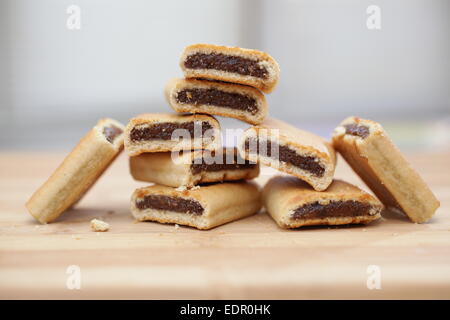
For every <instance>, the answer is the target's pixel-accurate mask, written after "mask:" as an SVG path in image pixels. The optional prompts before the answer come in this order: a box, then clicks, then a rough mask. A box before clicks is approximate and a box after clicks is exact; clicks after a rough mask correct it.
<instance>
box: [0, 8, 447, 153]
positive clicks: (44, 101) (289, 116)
mask: <svg viewBox="0 0 450 320" xmlns="http://www.w3.org/2000/svg"><path fill="white" fill-rule="evenodd" d="M70 4H76V5H78V6H80V8H81V21H82V26H81V30H79V31H70V30H68V29H67V28H66V19H67V17H68V15H67V13H66V9H67V7H68V6H69V5H70ZM370 4H377V5H379V6H380V7H381V10H382V29H381V30H380V31H370V30H368V29H367V28H366V18H367V15H366V8H367V6H368V5H370ZM449 18H450V1H446V0H428V1H427V0H396V1H388V0H377V1H366V0H340V1H333V0H304V1H303V0H279V1H275V0H265V1H264V0H262V1H257V0H242V1H239V0H231V1H230V0H226V1H225V0H223V1H220V0H189V1H183V0H165V1H162V0H161V1H144V0H128V1H127V0H116V1H113V0H71V1H66V0H59V1H54V0H40V1H33V0H0V45H1V47H0V48H1V50H0V68H1V72H0V119H1V120H0V148H4V149H11V148H26V149H41V148H44V149H52V148H54V147H63V148H67V147H70V146H71V145H73V144H74V142H76V141H77V139H78V138H79V137H80V136H81V135H82V134H83V132H84V131H85V130H87V129H88V128H89V127H91V126H92V125H93V124H94V123H95V122H96V120H97V119H98V118H100V117H105V116H110V117H115V118H118V119H119V120H121V121H123V122H126V121H127V120H128V119H129V118H130V117H132V116H134V115H135V114H138V113H142V112H163V111H169V107H168V106H167V104H166V102H165V101H164V98H163V94H162V92H163V87H164V85H165V83H166V81H167V80H168V79H170V78H171V77H174V76H180V75H181V72H180V70H179V67H178V57H179V54H180V53H181V50H182V48H183V47H184V46H185V45H187V44H190V43H196V42H211V43H218V44H225V45H238V46H244V47H250V48H257V49H262V50H266V51H268V52H269V53H270V54H271V55H273V56H274V57H275V58H276V59H277V60H278V61H279V63H280V65H281V69H282V76H281V81H280V84H279V87H278V88H277V90H276V91H275V92H274V93H273V94H271V95H270V96H269V97H268V101H269V103H270V112H271V114H272V115H273V116H276V117H279V118H281V119H284V120H288V121H290V122H292V123H301V124H305V123H308V124H310V123H322V124H323V123H326V124H327V125H326V126H327V127H326V129H327V130H328V129H331V128H332V126H333V125H334V123H335V122H337V121H340V120H341V119H342V118H344V117H346V116H347V115H349V114H356V115H360V116H366V117H372V118H374V119H377V120H383V119H405V118H407V119H418V120H423V119H431V121H434V120H433V119H439V118H442V117H445V116H447V115H448V114H449V112H450V95H449V88H450V65H449V60H450V59H449V57H450V37H449V30H450V23H449ZM227 123H229V121H227ZM328 123H330V125H329V126H330V128H328ZM231 125H233V126H234V125H236V123H232V124H231ZM244 126H245V125H244Z"/></svg>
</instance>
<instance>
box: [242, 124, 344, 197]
mask: <svg viewBox="0 0 450 320" xmlns="http://www.w3.org/2000/svg"><path fill="white" fill-rule="evenodd" d="M238 147H239V152H240V153H241V155H242V157H243V158H245V159H247V160H250V161H254V162H256V161H259V162H261V163H262V164H265V165H267V166H271V167H273V168H275V169H277V170H279V171H282V172H286V173H289V174H292V175H294V176H296V177H298V178H300V179H302V180H304V181H306V182H307V183H309V184H310V185H311V186H313V187H314V189H316V190H318V191H323V190H325V189H326V188H327V187H328V186H329V185H330V183H331V181H332V180H333V175H334V170H335V164H336V155H335V152H334V149H333V147H332V146H331V145H330V144H329V143H328V142H327V141H325V139H323V138H321V137H319V136H316V135H314V134H312V133H310V132H307V131H303V130H300V129H297V128H295V127H293V126H291V125H289V124H287V123H285V122H283V121H280V120H277V119H273V118H268V119H266V120H265V121H264V122H263V123H262V124H260V125H257V126H253V127H250V128H249V129H247V130H246V131H245V132H244V134H243V135H242V137H241V140H240V142H239V146H238Z"/></svg>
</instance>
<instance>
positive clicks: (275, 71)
mask: <svg viewBox="0 0 450 320" xmlns="http://www.w3.org/2000/svg"><path fill="white" fill-rule="evenodd" d="M180 66H181V69H182V70H183V72H184V75H185V77H186V78H202V79H209V80H220V81H226V82H231V83H239V84H244V85H248V86H252V87H255V88H257V89H259V90H261V91H263V92H265V93H270V92H272V90H273V89H274V88H275V86H276V85H277V82H278V78H279V74H280V68H279V66H278V63H277V62H276V61H275V60H274V59H273V58H272V57H271V56H270V55H268V54H267V53H265V52H262V51H258V50H251V49H243V48H238V47H226V46H218V45H212V44H194V45H190V46H188V47H186V48H185V49H184V51H183V53H182V55H181V59H180Z"/></svg>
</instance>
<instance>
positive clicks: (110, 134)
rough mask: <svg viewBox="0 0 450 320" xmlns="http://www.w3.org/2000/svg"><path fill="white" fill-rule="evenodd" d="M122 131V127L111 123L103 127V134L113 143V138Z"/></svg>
mask: <svg viewBox="0 0 450 320" xmlns="http://www.w3.org/2000/svg"><path fill="white" fill-rule="evenodd" d="M122 132H123V130H122V129H120V128H119V127H116V126H115V125H113V124H111V125H109V126H108V127H104V128H103V135H104V136H105V138H106V140H107V141H108V142H109V143H113V142H114V140H115V139H116V138H117V137H118V136H120V135H121V134H122Z"/></svg>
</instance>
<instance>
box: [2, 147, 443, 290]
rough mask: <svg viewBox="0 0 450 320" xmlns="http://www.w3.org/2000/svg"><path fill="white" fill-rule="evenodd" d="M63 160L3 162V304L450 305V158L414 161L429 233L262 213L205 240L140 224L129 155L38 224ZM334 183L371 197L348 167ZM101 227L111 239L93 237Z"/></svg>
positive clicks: (14, 158) (411, 227)
mask: <svg viewBox="0 0 450 320" xmlns="http://www.w3.org/2000/svg"><path fill="white" fill-rule="evenodd" d="M63 157H64V155H63V154H45V153H44V154H43V153H1V154H0V298H2V299H11V298H42V299H47V298H70V299H72V298H74V299H86V298H118V299H123V298H134V299H141V298H145V299H209V298H212V299H216V298H217V299H221V298H226V299H230V298H233V299H305V298H306V299H309V298H327V299H346V298H356V299H360V298H370V299H391V298H437V299H440V298H442V299H444V298H445V299H449V298H450V170H449V165H450V152H447V153H439V154H414V155H408V158H409V159H410V160H411V162H412V164H413V165H414V167H416V168H417V169H418V170H419V171H420V173H421V174H422V175H423V177H424V178H425V180H426V181H427V182H429V183H430V185H431V187H432V189H433V191H434V192H435V194H436V196H437V197H438V199H439V200H440V201H441V208H440V209H439V210H438V212H437V214H436V216H435V217H434V218H433V219H432V220H431V221H430V222H429V223H426V224H422V225H418V224H414V223H411V222H409V221H408V220H407V219H406V218H405V217H403V216H400V215H396V214H394V213H387V214H386V216H385V217H384V218H383V219H382V221H379V222H376V223H373V224H371V225H368V226H351V227H338V228H335V227H333V228H327V227H325V228H314V227H313V228H305V229H300V230H291V231H287V230H282V229H280V228H278V227H277V226H276V225H275V223H274V222H273V221H272V220H271V219H270V217H268V216H267V214H266V213H264V212H261V213H259V214H257V215H255V216H253V217H250V218H247V219H243V220H240V221H236V222H233V223H229V224H227V225H224V226H221V227H218V228H215V229H213V230H210V231H199V230H195V229H192V228H187V227H179V228H176V227H175V226H173V225H161V224H157V223H152V222H141V223H136V222H135V221H134V220H133V218H132V216H131V214H130V212H129V209H128V206H129V198H130V195H131V193H132V192H133V190H134V189H135V188H137V187H140V186H142V185H144V184H142V183H139V182H136V181H133V180H132V178H131V177H130V176H129V174H128V163H127V162H128V159H127V157H126V156H125V155H124V154H122V155H121V156H120V157H119V158H118V159H117V161H116V162H115V163H114V164H113V165H112V166H111V168H110V169H109V170H108V171H107V172H106V173H105V175H104V176H103V177H102V178H101V179H100V180H99V181H98V183H97V184H96V185H95V186H94V187H93V188H92V190H91V191H90V192H89V193H88V194H87V195H86V197H85V198H84V199H83V200H82V201H81V202H80V203H78V205H77V206H76V207H75V209H72V210H71V211H68V212H66V213H65V215H64V216H63V217H62V218H61V219H60V220H59V221H58V222H56V223H53V224H49V225H40V224H38V223H37V222H35V221H34V219H33V218H32V217H31V216H30V215H29V214H28V213H27V211H26V210H25V207H24V205H23V204H24V203H25V201H26V200H27V199H28V197H29V196H30V195H31V194H32V192H33V191H34V190H35V189H36V188H37V187H38V186H39V185H40V184H41V183H42V182H43V181H44V180H45V179H46V178H47V177H48V176H49V174H50V173H51V172H52V170H53V169H54V168H55V167H56V166H57V165H58V163H59V162H60V161H61V160H62V159H63ZM272 174H274V171H273V170H271V169H267V168H265V169H264V170H263V171H262V176H261V177H260V178H259V179H258V181H259V182H260V183H261V184H263V183H264V182H265V181H266V180H267V178H269V177H270V176H271V175H272ZM336 176H337V177H338V178H343V179H345V180H347V181H349V182H352V183H355V184H357V185H359V186H361V187H364V184H362V183H361V181H360V180H359V178H358V177H357V176H356V175H355V174H354V173H353V172H352V171H351V170H350V168H349V167H348V166H347V165H346V164H345V163H344V161H343V160H342V159H339V161H338V170H337V175H336ZM96 217H97V218H101V219H104V220H105V221H107V222H109V223H110V224H111V230H110V231H109V232H106V233H95V232H92V231H91V230H90V227H89V221H90V220H91V219H93V218H96ZM70 266H75V267H70ZM78 271H79V273H78ZM67 272H69V273H67ZM73 272H75V273H73ZM77 275H79V277H78V278H76V277H77ZM76 279H79V280H80V282H79V283H80V289H77V288H73V287H74V285H75V287H76V284H77V283H78V282H77V281H76ZM68 282H69V288H72V289H69V288H68V286H67V284H68ZM368 282H369V287H371V288H372V289H368V285H367V284H368Z"/></svg>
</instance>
